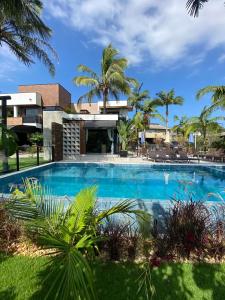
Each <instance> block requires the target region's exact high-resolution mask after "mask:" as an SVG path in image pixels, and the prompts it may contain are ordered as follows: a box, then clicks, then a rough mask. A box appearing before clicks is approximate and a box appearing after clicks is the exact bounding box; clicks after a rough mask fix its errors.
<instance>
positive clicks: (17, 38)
mask: <svg viewBox="0 0 225 300" xmlns="http://www.w3.org/2000/svg"><path fill="white" fill-rule="evenodd" d="M41 10H42V2H41V1H40V0H26V1H24V0H2V1H1V3H0V47H1V46H3V45H4V44H6V45H7V46H8V47H9V49H10V50H11V51H12V52H13V53H14V54H15V55H16V56H17V58H18V59H19V60H21V61H22V62H23V63H24V64H26V65H30V64H32V63H34V57H36V58H38V59H39V60H41V61H42V62H43V63H44V65H46V66H47V67H48V69H49V71H50V73H51V74H54V72H55V67H54V64H53V63H52V61H51V59H50V58H49V54H48V52H51V54H53V55H54V57H56V53H55V51H54V50H53V48H52V47H51V46H50V45H49V44H48V40H49V39H50V37H51V29H50V28H49V27H48V26H47V25H46V24H45V23H44V22H43V21H42V20H41V18H40V14H41Z"/></svg>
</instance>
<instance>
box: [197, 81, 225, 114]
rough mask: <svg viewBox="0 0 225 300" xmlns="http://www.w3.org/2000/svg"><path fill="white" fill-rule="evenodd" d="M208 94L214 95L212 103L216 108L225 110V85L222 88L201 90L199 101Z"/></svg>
mask: <svg viewBox="0 0 225 300" xmlns="http://www.w3.org/2000/svg"><path fill="white" fill-rule="evenodd" d="M208 93H211V94H212V96H211V101H212V104H213V105H214V106H215V107H220V108H222V109H224V108H225V86H224V85H220V86H216V85H212V86H206V87H204V88H202V89H200V90H199V91H198V92H197V94H196V98H197V100H199V99H201V98H202V97H204V96H205V95H206V94H208Z"/></svg>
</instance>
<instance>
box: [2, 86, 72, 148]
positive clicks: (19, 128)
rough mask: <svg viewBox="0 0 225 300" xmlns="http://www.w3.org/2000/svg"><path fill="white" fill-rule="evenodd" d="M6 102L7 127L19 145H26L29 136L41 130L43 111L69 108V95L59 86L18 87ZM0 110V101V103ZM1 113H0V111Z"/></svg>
mask: <svg viewBox="0 0 225 300" xmlns="http://www.w3.org/2000/svg"><path fill="white" fill-rule="evenodd" d="M6 95H9V96H10V97H11V99H10V100H7V116H8V117H7V125H8V127H9V128H11V129H12V130H13V131H14V132H15V133H16V134H17V136H18V142H19V145H24V144H27V143H28V138H29V134H31V133H33V132H36V131H42V130H43V111H44V110H45V109H46V110H63V109H65V108H67V107H70V106H71V95H70V93H69V92H68V91H67V90H66V89H65V88H64V87H62V86H61V85H60V84H57V83H56V84H34V85H20V86H19V88H18V93H13V94H1V96H6ZM0 110H1V101H0ZM0 113H1V111H0Z"/></svg>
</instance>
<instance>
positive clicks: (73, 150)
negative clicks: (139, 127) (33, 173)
mask: <svg viewBox="0 0 225 300" xmlns="http://www.w3.org/2000/svg"><path fill="white" fill-rule="evenodd" d="M7 95H10V96H11V100H8V101H7V113H8V118H7V122H8V126H9V127H10V128H11V129H12V130H13V131H14V132H16V133H17V135H18V137H19V144H20V145H23V144H27V143H28V138H29V134H30V133H32V132H35V131H43V136H44V151H45V158H46V159H49V158H50V157H51V156H52V146H54V149H55V156H56V159H57V160H61V159H73V158H74V157H75V156H76V155H78V154H86V153H111V154H113V153H117V152H118V134H117V122H118V120H119V119H127V118H128V112H129V111H131V110H132V107H130V106H129V105H128V103H127V101H126V100H118V101H116V100H115V101H108V103H107V108H106V113H105V114H103V102H102V101H97V102H95V103H91V104H89V103H81V104H74V103H71V95H70V93H69V92H68V91H67V90H66V89H65V88H64V87H63V86H61V85H60V84H57V83H56V84H33V85H20V86H19V88H18V93H15V94H7ZM0 105H1V103H0ZM68 111H74V113H67V112H68Z"/></svg>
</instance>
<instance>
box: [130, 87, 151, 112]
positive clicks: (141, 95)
mask: <svg viewBox="0 0 225 300" xmlns="http://www.w3.org/2000/svg"><path fill="white" fill-rule="evenodd" d="M142 85H143V83H141V84H139V83H137V85H136V86H135V87H134V88H133V89H132V91H131V93H130V95H129V98H128V103H129V104H130V105H131V106H132V107H134V108H135V111H136V113H137V111H138V110H139V109H141V108H142V103H143V101H146V100H149V99H150V96H149V91H148V90H144V91H142V92H141V88H142Z"/></svg>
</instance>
